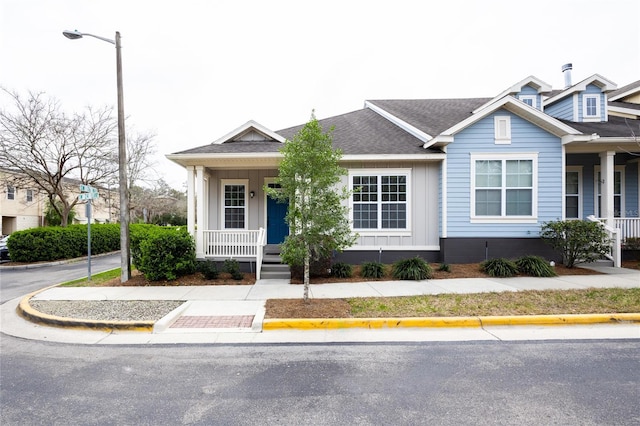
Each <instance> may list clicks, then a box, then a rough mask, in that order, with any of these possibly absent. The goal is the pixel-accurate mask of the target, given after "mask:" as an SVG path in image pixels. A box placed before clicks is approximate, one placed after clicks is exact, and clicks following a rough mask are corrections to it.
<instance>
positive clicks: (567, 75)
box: [562, 64, 573, 89]
mask: <svg viewBox="0 0 640 426" xmlns="http://www.w3.org/2000/svg"><path fill="white" fill-rule="evenodd" d="M572 69H573V64H564V65H563V66H562V73H563V74H564V88H565V89H566V88H568V87H571V70H572Z"/></svg>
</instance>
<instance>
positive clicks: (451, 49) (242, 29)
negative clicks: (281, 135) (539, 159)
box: [0, 0, 640, 188]
mask: <svg viewBox="0 0 640 426" xmlns="http://www.w3.org/2000/svg"><path fill="white" fill-rule="evenodd" d="M0 5H1V6H0V14H1V23H0V85H2V86H3V87H5V88H8V89H10V90H16V91H18V92H20V93H25V94H26V92H27V91H29V90H31V91H44V92H46V93H47V94H49V95H51V96H53V97H55V98H57V99H59V100H60V102H61V103H62V105H63V106H64V108H65V109H68V110H71V111H73V110H80V109H82V108H83V107H84V106H87V105H92V106H103V105H114V106H115V104H116V81H115V79H116V77H115V49H114V47H113V45H111V44H108V43H105V42H102V41H99V40H97V39H93V38H85V39H82V40H68V39H66V38H64V37H63V36H62V31H63V30H67V29H68V30H75V29H77V30H78V31H81V32H86V33H91V34H96V35H100V36H103V37H107V38H111V39H113V38H115V31H120V33H121V36H122V46H123V47H122V56H123V76H124V101H125V113H126V115H127V116H129V122H130V124H133V125H134V126H135V127H136V129H138V130H141V131H152V132H154V133H156V135H157V136H156V139H155V140H156V144H157V150H158V156H157V166H156V167H157V169H158V170H160V171H161V172H162V174H163V177H164V178H165V180H166V181H167V182H169V183H170V184H171V185H172V186H174V187H176V188H180V187H181V185H182V183H183V182H185V181H186V171H184V169H183V168H181V167H179V166H177V165H174V164H173V163H171V162H169V161H168V160H166V159H165V158H164V155H165V154H168V153H173V152H177V151H181V150H184V149H187V148H193V147H196V146H201V145H205V144H207V143H210V142H212V141H214V140H216V139H218V138H219V137H221V136H223V135H225V134H226V133H228V132H229V131H231V130H233V129H235V128H236V127H238V126H240V125H242V124H244V123H245V122H246V121H248V120H256V121H257V122H259V123H260V124H262V125H264V126H266V127H268V128H270V129H272V130H279V129H283V128H286V127H290V126H294V125H298V124H302V123H304V122H306V121H307V120H308V119H309V117H310V114H311V111H312V110H313V109H315V111H316V116H317V117H318V118H319V119H322V118H327V117H331V116H334V115H338V114H343V113H347V112H350V111H353V110H357V109H360V108H362V106H363V104H364V101H365V100H367V99H419V98H452V97H491V96H495V95H497V94H498V93H500V92H501V91H503V90H504V89H506V88H507V87H509V86H511V85H512V84H514V83H516V82H518V81H520V80H522V79H523V78H525V77H527V76H529V75H535V76H536V77H538V78H540V79H541V80H543V81H545V82H547V83H549V84H551V85H552V86H553V87H554V88H562V86H563V76H562V73H561V70H560V68H561V66H562V65H563V64H564V63H567V62H572V63H573V82H574V83H575V82H578V81H579V80H582V79H584V78H586V77H589V76H591V75H593V74H596V73H598V74H600V75H602V76H604V77H606V78H608V79H609V80H612V81H613V82H615V83H617V84H618V86H619V87H621V86H623V85H625V84H628V83H630V82H632V81H635V80H638V79H640V30H639V28H640V24H639V20H638V17H640V1H638V0H602V1H601V0H598V1H596V0H575V1H574V0H552V1H548V0H534V1H514V0H484V1H473V0H468V1H462V0H443V1H437V2H436V1H427V0H422V1H419V0H416V1H403V0H394V1H391V0H387V1H377V0H365V1H355V0H322V1H311V0H309V1H303V0H297V1H293V0H292V1H279V0H231V1H213V0H184V1H177V0H172V1H168V0H78V1H73V0H56V1H51V0H0Z"/></svg>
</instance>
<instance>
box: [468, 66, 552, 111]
mask: <svg viewBox="0 0 640 426" xmlns="http://www.w3.org/2000/svg"><path fill="white" fill-rule="evenodd" d="M525 86H531V87H533V88H534V89H535V90H537V91H538V93H539V94H540V93H546V92H549V91H550V90H551V85H550V84H549V83H545V82H544V81H542V80H540V79H539V78H537V77H534V76H532V75H530V76H529V77H527V78H525V79H524V80H521V81H519V82H517V83H516V84H514V85H513V86H511V87H509V88H508V89H506V90H504V91H503V92H502V93H500V94H499V95H498V96H495V97H494V98H492V99H490V100H489V101H487V102H486V103H484V104H482V105H480V106H479V107H478V108H476V109H475V110H473V112H474V113H475V112H477V111H479V110H481V109H482V108H484V107H485V106H487V105H489V104H492V103H493V102H495V101H497V100H499V99H502V98H504V97H505V96H507V95H515V94H516V93H519V92H521V91H522V89H523V88H524V87H525Z"/></svg>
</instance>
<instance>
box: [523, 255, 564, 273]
mask: <svg viewBox="0 0 640 426" xmlns="http://www.w3.org/2000/svg"><path fill="white" fill-rule="evenodd" d="M516 266H517V267H518V270H519V271H520V273H522V274H525V275H530V276H532V277H555V276H557V275H558V274H556V272H555V271H554V270H553V268H552V267H551V265H549V262H547V261H546V260H544V259H543V258H541V257H540V256H523V257H521V258H519V259H517V260H516Z"/></svg>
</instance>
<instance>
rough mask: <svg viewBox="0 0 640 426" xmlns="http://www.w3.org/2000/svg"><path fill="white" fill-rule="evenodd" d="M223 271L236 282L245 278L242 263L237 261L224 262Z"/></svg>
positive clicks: (228, 260)
mask: <svg viewBox="0 0 640 426" xmlns="http://www.w3.org/2000/svg"><path fill="white" fill-rule="evenodd" d="M223 270H224V271H225V272H226V273H228V274H231V278H233V279H234V280H241V279H242V278H244V274H243V273H242V272H240V263H239V262H238V261H237V260H236V259H227V260H225V261H224V267H223Z"/></svg>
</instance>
